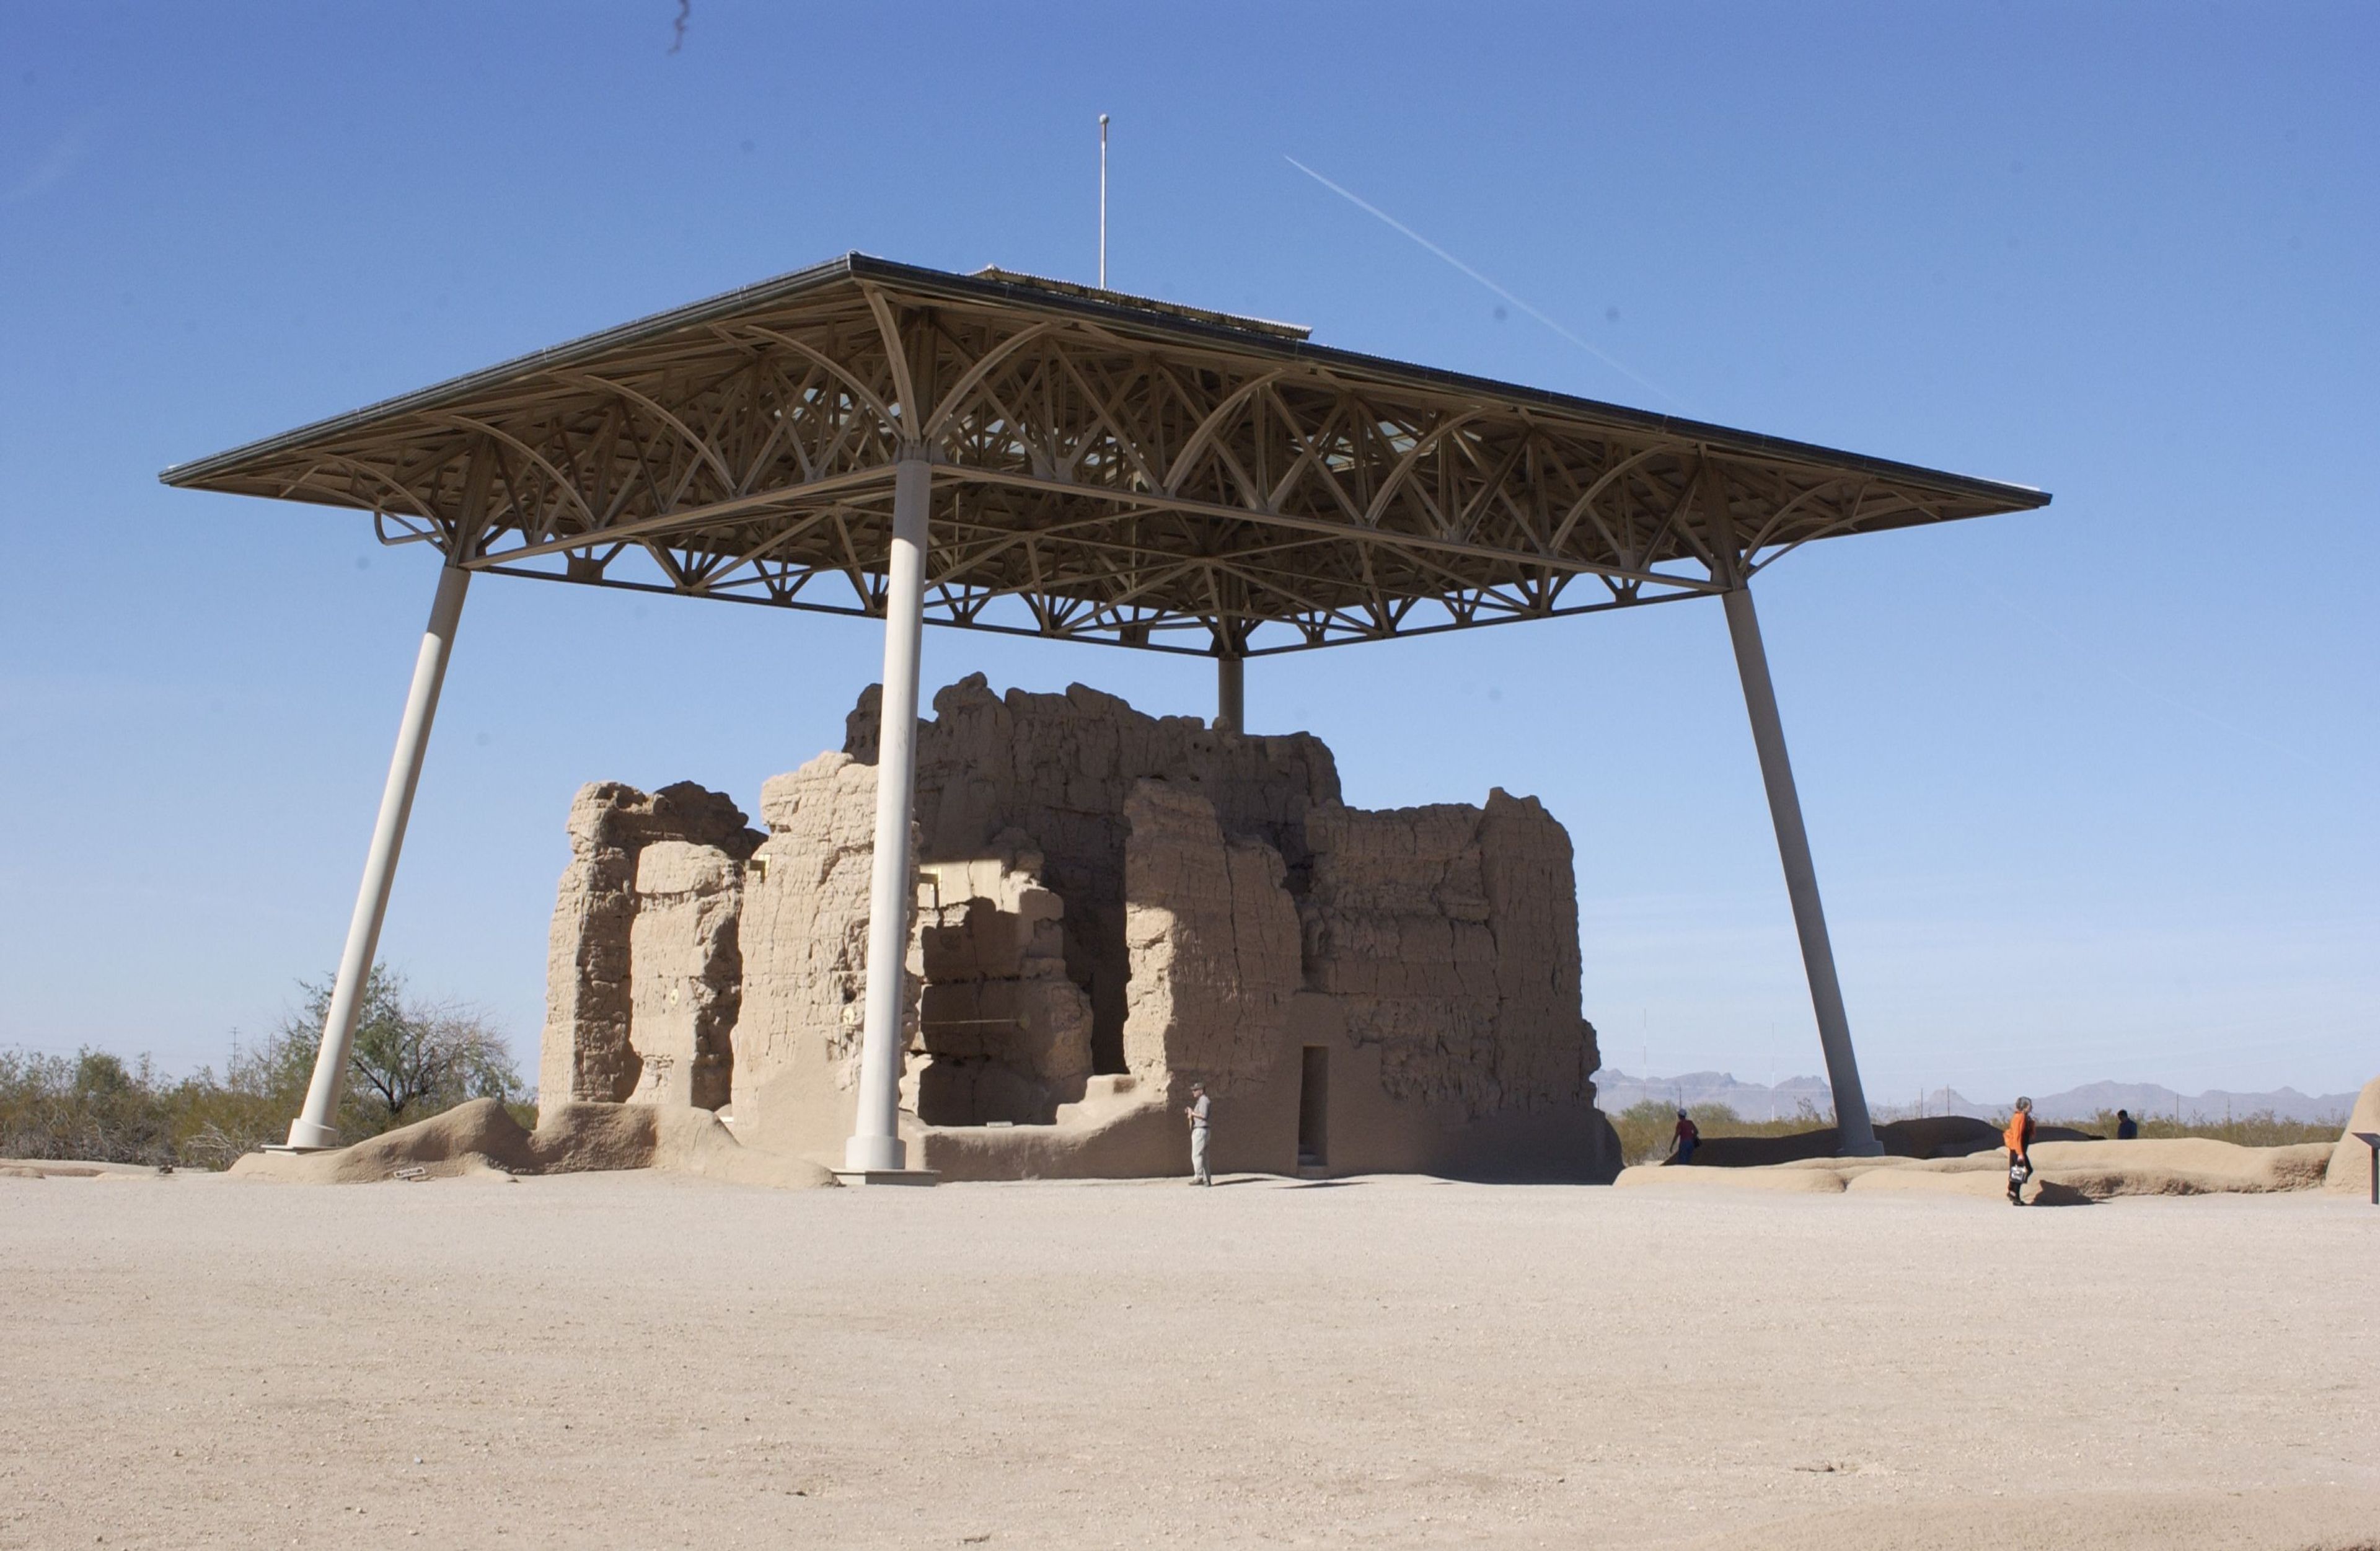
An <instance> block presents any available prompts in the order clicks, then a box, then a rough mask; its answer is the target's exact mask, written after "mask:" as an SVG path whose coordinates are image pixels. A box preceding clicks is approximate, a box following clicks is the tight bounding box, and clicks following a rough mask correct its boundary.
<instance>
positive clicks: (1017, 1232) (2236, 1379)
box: [0, 1173, 2380, 1548]
mask: <svg viewBox="0 0 2380 1551" xmlns="http://www.w3.org/2000/svg"><path fill="white" fill-rule="evenodd" d="M2375 1293H2380V1211H2374V1210H2373V1209H2372V1208H2370V1207H2369V1206H2363V1205H2361V1204H2360V1203H2354V1202H2350V1201H2347V1200H2343V1199H2341V1198H2336V1197H2332V1198H2322V1197H2319V1196H2311V1195H2293V1196H2280V1197H2221V1198H2200V1199H2186V1200H2138V1201H2122V1202H2116V1203H2107V1204H2103V1205H2098V1206H2091V1207H2076V1208H2068V1209H2057V1210H2045V1209H2031V1210H2026V1211H2012V1210H2010V1209H2009V1208H2007V1207H2005V1206H2003V1205H1997V1204H1992V1203H1980V1202H1968V1201H1963V1200H1945V1199H1934V1198H1924V1199H1903V1198H1883V1199H1874V1200H1863V1199H1860V1198H1859V1197H1857V1196H1833V1197H1811V1196H1790V1195H1780V1196H1769V1195H1754V1194H1749V1193H1746V1194H1741V1195H1739V1194H1737V1193H1735V1192H1700V1191H1697V1192H1671V1191H1610V1190H1593V1189H1572V1188H1556V1187H1537V1188H1529V1187H1492V1186H1475V1185H1458V1184H1447V1183H1441V1182H1439V1181H1434V1180H1419V1179H1360V1180H1344V1181H1316V1182H1307V1183H1293V1182H1290V1181H1284V1180H1277V1179H1232V1180H1228V1181H1225V1182H1222V1183H1221V1184H1220V1185H1219V1187H1218V1188H1217V1189H1214V1190H1212V1191H1194V1190H1188V1189H1185V1188H1184V1187H1183V1186H1182V1185H1181V1184H1179V1183H1178V1182H1174V1181H1164V1182H1146V1183H1132V1184H1096V1185H1086V1184H1025V1185H957V1186H945V1187H943V1188H941V1189H939V1190H934V1191H906V1190H881V1189H880V1190H868V1191H766V1190H758V1189H747V1188H742V1187H736V1186H728V1185H720V1184H713V1183H709V1182H705V1181H701V1180H698V1179H686V1178H683V1177H676V1176H670V1175H663V1174H652V1173H645V1174H622V1175H592V1176H570V1177H561V1178H553V1179H524V1180H521V1181H519V1182H518V1183H514V1184H504V1183H495V1182H481V1181H473V1180H455V1181H445V1182H439V1183H433V1184H424V1185H403V1184H386V1185H369V1186H346V1187H307V1186H285V1185H271V1184H255V1183H249V1182H244V1181H236V1180H229V1179H221V1178H210V1177H200V1176H190V1175H181V1176H176V1177H174V1178H171V1179H123V1178H114V1179H41V1180H31V1179H0V1329H5V1331H6V1340H5V1342H0V1546H54V1545H99V1544H105V1545H117V1546H121V1545H153V1546H173V1547H181V1546H212V1545H241V1546H249V1545H260V1546H261V1545H303V1546H307V1547H321V1546H347V1545H357V1546H363V1545H370V1546H384V1545H401V1544H404V1543H405V1542H407V1540H409V1539H411V1538H414V1537H417V1536H418V1537H419V1538H420V1539H421V1540H423V1541H427V1542H437V1543H444V1544H449V1545H494V1546H572V1547H577V1546H589V1545H623V1546H666V1545H689V1546H705V1547H710V1546H733V1545H756V1546H757V1545H769V1546H780V1545H819V1546H875V1545H899V1546H910V1545H990V1546H995V1547H997V1546H1002V1545H1009V1546H1037V1547H1038V1546H1053V1545H1056V1546H1070V1545H1129V1546H1139V1545H1152V1544H1154V1545H1172V1544H1180V1545H1202V1546H1214V1545H1366V1546H1371V1545H1488V1546H1508V1545H1509V1546H1519V1545H1556V1546H1601V1545H1613V1546H1622V1545H1624V1546H1645V1545H1703V1544H1708V1545H1779V1546H1801V1545H1808V1546H1812V1547H1816V1546H1821V1545H1824V1546H1828V1547H1835V1546H1853V1545H1876V1546H1894V1547H1922V1546H1925V1545H1943V1546H1946V1547H1947V1546H1950V1545H1958V1546H1961V1547H1962V1548H1973V1547H1982V1546H1992V1545H2042V1544H2057V1545H2066V1546H2091V1545H2108V1546H2115V1545H2143V1546H2146V1545H2156V1546H2161V1547H2163V1546H2183V1547H2190V1546H2201V1545H2203V1546H2208V1547H2212V1546H2217V1545H2220V1546H2225V1547H2232V1546H2250V1547H2257V1546H2273V1547H2277V1548H2280V1547H2289V1548H2294V1547H2301V1546H2311V1545H2323V1546H2339V1545H2380V1446H2376V1445H2375V1441H2374V1440H2375V1430H2374V1422H2375V1419H2380V1318H2375V1316H2374V1313H2373V1311H2374V1305H2375V1298H2374V1294H2375Z"/></svg>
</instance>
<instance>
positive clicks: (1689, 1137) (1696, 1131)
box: [1670, 1109, 1703, 1164]
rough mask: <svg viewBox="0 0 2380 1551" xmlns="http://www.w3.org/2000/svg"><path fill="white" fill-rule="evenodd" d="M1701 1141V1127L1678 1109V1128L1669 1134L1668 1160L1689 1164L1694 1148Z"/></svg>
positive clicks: (1691, 1160)
mask: <svg viewBox="0 0 2380 1551" xmlns="http://www.w3.org/2000/svg"><path fill="white" fill-rule="evenodd" d="M1702 1143H1703V1133H1702V1129H1701V1128H1700V1127H1699V1126H1696V1125H1695V1124H1694V1117H1691V1116H1689V1115H1688V1114H1687V1113H1686V1112H1685V1111H1684V1110H1682V1109H1681V1110H1679V1111H1678V1129H1677V1130H1675V1131H1673V1132H1671V1133H1670V1162H1671V1163H1681V1164H1690V1163H1692V1162H1694V1149H1695V1148H1697V1147H1699V1146H1701V1145H1702Z"/></svg>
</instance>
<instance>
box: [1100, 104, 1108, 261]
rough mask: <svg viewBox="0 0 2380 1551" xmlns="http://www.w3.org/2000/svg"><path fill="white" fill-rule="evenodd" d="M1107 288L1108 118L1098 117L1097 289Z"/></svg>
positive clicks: (1104, 115) (1102, 115)
mask: <svg viewBox="0 0 2380 1551" xmlns="http://www.w3.org/2000/svg"><path fill="white" fill-rule="evenodd" d="M1107 288H1108V116H1107V115H1106V114H1104V113H1103V114H1101V115H1099V289H1101V290H1106V289H1107Z"/></svg>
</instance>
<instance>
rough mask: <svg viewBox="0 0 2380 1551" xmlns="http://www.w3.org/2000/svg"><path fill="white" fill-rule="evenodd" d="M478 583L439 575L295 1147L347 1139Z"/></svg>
mask: <svg viewBox="0 0 2380 1551" xmlns="http://www.w3.org/2000/svg"><path fill="white" fill-rule="evenodd" d="M470 585H471V573H470V572H469V571H468V570H466V569H464V568H462V567H460V566H457V565H453V564H449V565H448V566H446V567H445V568H443V569H442V570H441V571H440V572H439V573H438V592H437V595H436V596H435V597H434V598H433V599H432V600H431V605H430V624H429V628H428V629H425V630H423V632H422V635H421V651H420V653H419V655H418V656H417V657H415V659H414V663H413V688H412V690H411V691H410V692H409V693H407V696H406V698H405V716H404V719H403V720H402V721H400V722H399V723H398V724H397V728H396V752H395V755H393V756H392V757H391V758H390V760H389V763H388V785H387V786H385V787H383V788H382V789H381V794H380V822H379V823H378V824H375V825H374V826H373V828H372V838H371V849H370V852H369V853H367V854H366V856H365V858H364V878H363V885H362V886H361V887H359V888H358V890H357V891H356V913H355V915H354V916H353V917H352V918H350V919H349V921H348V922H347V946H346V951H345V952H344V953H342V954H341V955H340V956H339V978H338V980H337V981H336V982H335V983H334V985H333V987H332V991H331V1008H330V1012H329V1013H328V1014H327V1015H326V1016H325V1017H324V1018H323V1020H322V1047H321V1048H320V1049H319V1050H317V1051H316V1052H315V1055H314V1081H312V1082H311V1083H310V1085H309V1086H308V1087H307V1089H306V1110H305V1113H304V1114H302V1115H300V1116H299V1117H297V1119H295V1120H292V1121H291V1122H290V1123H289V1142H288V1146H289V1147H290V1149H292V1150H293V1151H297V1152H313V1151H316V1150H318V1149H321V1148H325V1147H336V1146H337V1145H339V1131H338V1128H337V1126H336V1125H334V1123H333V1122H334V1119H335V1117H337V1115H338V1111H339V1090H340V1089H341V1088H342V1087H343V1086H344V1085H345V1082H346V1071H347V1052H348V1050H349V1048H350V1047H351V1046H352V1045H353V1044H355V1038H356V1020H357V1018H358V1014H360V1013H361V1011H362V1010H363V995H364V984H365V982H366V981H368V980H369V979H370V976H371V968H372V957H373V955H374V954H376V953H377V952H378V951H379V949H380V928H381V922H383V921H384V920H386V919H387V916H388V895H389V889H390V887H391V886H392V885H394V884H395V882H396V859H397V853H398V852H399V851H401V850H402V849H404V847H405V824H406V820H407V819H408V818H409V817H411V816H412V813H413V794H414V791H415V790H416V789H417V788H419V786H420V784H421V760H422V755H423V754H424V753H425V752H426V751H428V749H429V747H430V724H431V721H432V720H434V719H435V718H436V716H437V714H438V691H439V690H440V689H441V688H442V687H443V685H444V684H445V682H446V660H447V658H448V657H449V656H451V655H452V654H453V653H454V650H455V626H456V624H457V623H459V622H460V620H461V619H462V617H463V594H464V592H466V591H467V590H468V588H469V587H470Z"/></svg>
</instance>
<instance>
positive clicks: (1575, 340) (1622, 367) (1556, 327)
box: [1281, 154, 1686, 409]
mask: <svg viewBox="0 0 2380 1551" xmlns="http://www.w3.org/2000/svg"><path fill="white" fill-rule="evenodd" d="M1281 160H1282V161H1284V162H1287V163H1288V164H1289V165H1291V166H1293V167H1295V168H1296V169H1297V170H1298V171H1300V172H1302V173H1304V174H1305V176H1306V177H1310V178H1312V179H1314V181H1315V182H1317V183H1319V184H1321V185H1322V186H1323V187H1324V188H1325V189H1330V191H1331V192H1332V193H1334V194H1336V195H1338V196H1339V197H1340V198H1341V199H1342V200H1345V201H1346V202H1348V203H1349V204H1352V205H1354V207H1355V208H1356V209H1358V210H1361V211H1363V212H1365V213H1366V214H1369V215H1371V216H1374V217H1376V218H1377V219H1378V220H1380V221H1381V222H1384V223H1385V224H1387V225H1388V226H1391V227H1393V228H1394V229H1396V230H1397V231H1400V232H1403V234H1404V235H1405V236H1407V237H1409V238H1413V239H1414V240H1415V242H1418V243H1420V244H1421V245H1422V246H1423V247H1424V248H1426V249H1427V250H1429V251H1431V252H1432V253H1435V254H1437V255H1438V256H1439V258H1441V259H1443V260H1445V261H1446V262H1447V263H1450V264H1452V265H1453V266H1454V267H1455V268H1456V269H1459V270H1461V271H1462V272H1463V274H1465V275H1469V276H1470V277H1471V278H1472V279H1474V280H1475V281H1477V282H1478V283H1479V284H1480V285H1482V286H1485V287H1488V289H1489V290H1491V291H1493V292H1495V293H1496V294H1497V295H1498V296H1500V297H1502V298H1503V299H1505V300H1506V301H1509V302H1511V303H1512V305H1513V306H1515V307H1517V308H1519V309H1520V310H1521V311H1524V312H1526V313H1527V314H1528V315H1529V316H1530V317H1532V318H1535V319H1536V320H1537V322H1539V323H1541V324H1545V325H1546V327H1548V328H1549V329H1551V330H1553V331H1554V332H1555V333H1556V334H1558V335H1560V336H1562V337H1563V338H1564V339H1567V340H1569V341H1570V342H1571V343H1572V344H1573V345H1575V346H1577V347H1578V348H1580V349H1582V350H1585V352H1586V353H1587V354H1588V355H1591V356H1593V357H1594V358H1595V359H1596V360H1599V361H1601V362H1603V364H1604V365H1606V366H1609V368H1611V369H1612V370H1613V371H1614V372H1619V373H1620V374H1621V376H1623V377H1625V378H1627V379H1628V380H1629V381H1630V382H1632V383H1634V384H1635V385H1637V386H1639V387H1642V388H1646V389H1649V390H1650V391H1652V392H1654V393H1658V394H1659V395H1660V396H1661V397H1664V398H1666V399H1668V400H1669V401H1670V403H1672V404H1675V405H1677V406H1678V407H1679V408H1680V409H1684V408H1685V407H1686V404H1685V400H1683V399H1682V398H1680V397H1678V396H1677V395H1676V394H1674V393H1671V392H1670V390H1669V389H1668V388H1665V387H1663V386H1662V385H1660V384H1658V383H1657V382H1654V381H1653V380H1652V379H1651V378H1649V377H1646V376H1645V375H1643V374H1642V373H1640V372H1635V371H1633V370H1632V369H1631V368H1630V367H1628V366H1627V365H1626V364H1625V363H1623V362H1621V361H1619V360H1613V359H1612V358H1611V357H1610V356H1609V355H1607V354H1606V353H1605V352H1603V351H1602V350H1599V349H1597V348H1596V347H1595V346H1593V345H1590V344H1588V343H1587V342H1586V341H1585V340H1584V339H1582V338H1580V337H1579V336H1577V335H1575V334H1573V333H1572V332H1571V331H1570V330H1569V329H1567V328H1564V327H1563V326H1562V325H1561V324H1558V323H1556V322H1555V321H1554V320H1553V319H1551V318H1549V317H1548V316H1546V315H1545V314H1544V313H1543V312H1540V311H1537V310H1536V308H1534V307H1532V306H1530V305H1529V304H1528V303H1527V302H1525V301H1523V300H1522V299H1520V298H1519V297H1516V296H1514V295H1513V294H1512V292H1510V291H1508V290H1506V289H1505V288H1504V287H1501V286H1500V285H1498V284H1497V283H1496V282H1495V281H1493V280H1490V279H1489V278H1488V276H1486V275H1482V274H1480V273H1479V272H1478V271H1477V270H1475V269H1474V268H1472V267H1471V266H1470V265H1469V264H1467V263H1463V261H1462V260H1461V259H1458V258H1456V257H1455V256H1454V255H1453V254H1451V253H1450V252H1448V251H1447V250H1445V249H1443V248H1440V247H1439V245H1438V244H1437V243H1435V242H1432V241H1431V240H1430V239H1429V238H1426V237H1424V236H1422V235H1421V233H1419V232H1417V231H1415V230H1414V229H1413V228H1412V227H1411V226H1406V225H1405V224H1404V223H1403V221H1400V220H1398V219H1397V218H1396V217H1395V216H1393V215H1391V214H1389V213H1388V212H1387V211H1385V210H1382V209H1381V208H1380V207H1379V206H1378V205H1376V204H1374V203H1372V202H1370V201H1369V200H1366V199H1365V198H1363V197H1362V196H1361V195H1359V194H1356V193H1354V192H1352V191H1351V190H1349V189H1344V188H1342V187H1341V186H1340V185H1338V184H1336V183H1333V182H1331V181H1330V179H1329V178H1327V177H1323V176H1322V175H1321V174H1320V173H1318V172H1316V171H1315V170H1314V169H1313V168H1312V167H1309V166H1307V165H1305V163H1303V162H1301V161H1299V160H1298V159H1297V158H1296V157H1294V156H1291V155H1287V154H1284V155H1283V156H1282V157H1281Z"/></svg>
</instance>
